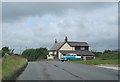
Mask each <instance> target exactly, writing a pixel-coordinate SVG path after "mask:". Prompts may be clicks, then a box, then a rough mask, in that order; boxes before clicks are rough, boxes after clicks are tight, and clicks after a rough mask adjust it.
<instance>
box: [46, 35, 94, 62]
mask: <svg viewBox="0 0 120 82" xmlns="http://www.w3.org/2000/svg"><path fill="white" fill-rule="evenodd" d="M68 53H75V54H77V55H80V56H81V57H82V58H83V59H85V60H86V59H87V58H95V56H94V54H93V53H92V52H90V51H89V45H88V43H87V42H74V41H68V38H67V37H65V41H64V42H59V43H57V40H55V44H54V45H53V46H52V47H51V49H50V50H49V55H48V56H47V59H54V58H58V59H60V57H61V56H63V55H66V54H68Z"/></svg>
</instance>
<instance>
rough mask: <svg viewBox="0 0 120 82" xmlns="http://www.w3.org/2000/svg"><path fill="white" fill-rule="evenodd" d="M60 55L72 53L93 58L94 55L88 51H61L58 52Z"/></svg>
mask: <svg viewBox="0 0 120 82" xmlns="http://www.w3.org/2000/svg"><path fill="white" fill-rule="evenodd" d="M60 52H61V53H62V54H69V53H74V54H77V55H87V56H88V55H89V56H91V55H92V56H93V55H94V54H93V53H92V52H90V51H88V50H83V51H82V50H79V51H66V50H62V51H60Z"/></svg>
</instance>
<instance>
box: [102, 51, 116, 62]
mask: <svg viewBox="0 0 120 82" xmlns="http://www.w3.org/2000/svg"><path fill="white" fill-rule="evenodd" d="M100 59H102V60H109V59H118V54H114V53H113V52H108V51H107V52H106V51H105V52H104V53H103V54H102V55H100Z"/></svg>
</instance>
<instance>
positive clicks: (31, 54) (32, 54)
mask: <svg viewBox="0 0 120 82" xmlns="http://www.w3.org/2000/svg"><path fill="white" fill-rule="evenodd" d="M47 54H48V50H47V48H37V49H26V50H24V51H23V53H22V56H23V57H25V58H27V59H28V61H35V60H37V59H46V55H47Z"/></svg>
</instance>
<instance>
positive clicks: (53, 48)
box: [50, 42, 65, 50]
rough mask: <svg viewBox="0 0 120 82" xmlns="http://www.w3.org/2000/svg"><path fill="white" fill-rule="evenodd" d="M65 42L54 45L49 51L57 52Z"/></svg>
mask: <svg viewBox="0 0 120 82" xmlns="http://www.w3.org/2000/svg"><path fill="white" fill-rule="evenodd" d="M64 43H65V42H60V43H56V44H54V45H53V47H52V48H51V49H50V50H58V49H59V48H60V47H62V45H63V44H64Z"/></svg>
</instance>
